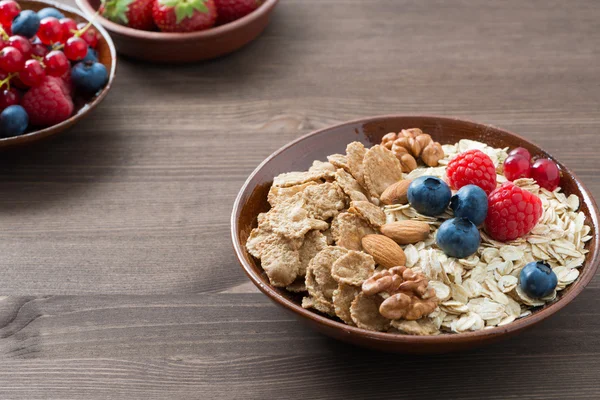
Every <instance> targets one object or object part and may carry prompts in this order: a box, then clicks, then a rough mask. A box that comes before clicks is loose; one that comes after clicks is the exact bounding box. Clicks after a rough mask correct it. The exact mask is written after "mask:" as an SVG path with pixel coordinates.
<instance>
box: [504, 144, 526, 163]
mask: <svg viewBox="0 0 600 400" xmlns="http://www.w3.org/2000/svg"><path fill="white" fill-rule="evenodd" d="M508 155H509V156H514V155H519V156H521V157H524V158H525V159H527V161H531V154H530V153H529V150H527V149H526V148H525V147H517V148H516V149H513V150H511V151H510V153H508Z"/></svg>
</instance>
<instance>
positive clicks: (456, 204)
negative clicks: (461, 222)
mask: <svg viewBox="0 0 600 400" xmlns="http://www.w3.org/2000/svg"><path fill="white" fill-rule="evenodd" d="M450 208H451V209H452V210H453V211H454V216H455V217H460V218H467V219H468V220H469V221H471V222H472V223H474V224H475V225H477V226H479V225H481V224H482V223H483V221H485V217H486V215H487V211H488V198H487V195H486V194H485V191H484V190H483V189H482V188H480V187H479V186H476V185H466V186H463V187H461V188H460V190H459V191H458V192H457V193H456V194H455V195H454V196H452V198H451V199H450Z"/></svg>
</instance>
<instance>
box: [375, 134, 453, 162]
mask: <svg viewBox="0 0 600 400" xmlns="http://www.w3.org/2000/svg"><path fill="white" fill-rule="evenodd" d="M381 144H382V146H384V147H386V148H388V149H389V150H391V151H392V152H393V153H394V154H395V155H396V157H397V158H398V160H400V163H401V164H402V171H403V172H410V171H412V170H414V169H415V168H417V159H418V158H421V160H423V162H424V163H425V164H427V166H429V167H437V165H438V162H439V160H441V159H442V158H444V151H443V150H442V145H441V144H439V143H438V142H434V141H433V139H431V136H429V135H428V134H426V133H424V132H423V131H422V130H420V129H419V128H412V129H403V130H402V131H400V132H399V133H395V132H390V133H388V134H386V135H385V136H384V137H383V138H382V139H381Z"/></svg>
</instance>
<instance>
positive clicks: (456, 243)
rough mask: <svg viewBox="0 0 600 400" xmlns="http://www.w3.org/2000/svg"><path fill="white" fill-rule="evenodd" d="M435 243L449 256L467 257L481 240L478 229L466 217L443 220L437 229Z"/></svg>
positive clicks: (474, 250)
mask: <svg viewBox="0 0 600 400" xmlns="http://www.w3.org/2000/svg"><path fill="white" fill-rule="evenodd" d="M435 240H436V243H437V245H438V247H439V248H440V249H442V251H443V252H444V253H446V254H447V255H448V256H450V257H455V258H467V257H469V256H470V255H471V254H473V253H475V252H476V251H477V249H478V248H479V243H480V241H481V238H480V235H479V230H478V229H477V227H476V226H475V224H473V223H472V222H471V221H469V220H468V219H466V218H452V219H449V220H447V221H445V222H444V223H443V224H442V225H441V226H440V228H439V229H438V231H437V234H436V239H435Z"/></svg>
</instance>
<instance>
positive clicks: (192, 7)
mask: <svg viewBox="0 0 600 400" xmlns="http://www.w3.org/2000/svg"><path fill="white" fill-rule="evenodd" d="M152 16H153V17H154V22H155V23H156V25H157V26H158V28H159V29H160V30H161V31H163V32H192V31H201V30H203V29H208V28H210V27H212V26H214V25H215V22H216V21H217V7H216V6H215V2H214V0H155V1H154V6H153V8H152Z"/></svg>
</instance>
